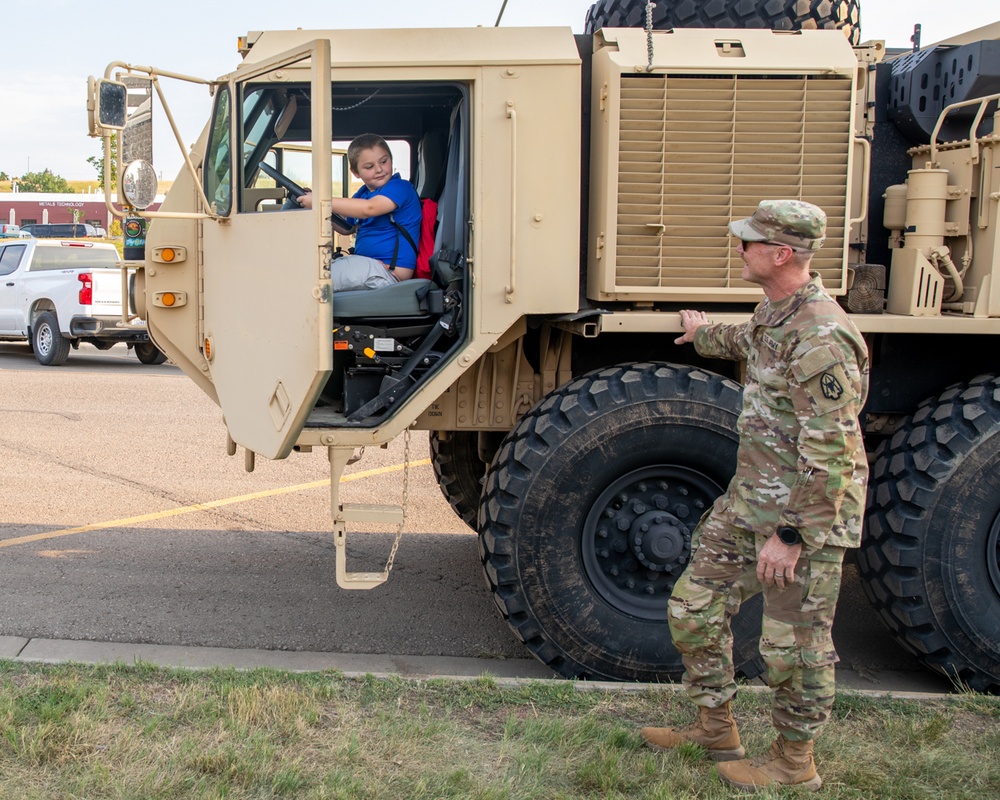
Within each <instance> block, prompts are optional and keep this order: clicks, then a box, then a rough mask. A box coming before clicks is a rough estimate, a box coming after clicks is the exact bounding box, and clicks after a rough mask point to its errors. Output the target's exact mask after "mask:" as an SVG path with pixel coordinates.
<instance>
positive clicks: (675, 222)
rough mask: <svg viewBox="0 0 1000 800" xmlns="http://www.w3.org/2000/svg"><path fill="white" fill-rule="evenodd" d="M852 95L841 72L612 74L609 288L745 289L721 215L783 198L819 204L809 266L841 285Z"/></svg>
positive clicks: (835, 288) (654, 293)
mask: <svg viewBox="0 0 1000 800" xmlns="http://www.w3.org/2000/svg"><path fill="white" fill-rule="evenodd" d="M852 102H853V86H852V83H851V80H850V79H849V78H845V77H825V76H793V77H762V76H711V77H697V76H669V75H656V76H623V77H622V79H621V105H620V108H621V122H620V136H619V140H618V192H617V212H616V219H615V220H614V221H615V223H616V224H615V230H616V241H615V249H614V259H615V273H614V274H615V281H614V282H615V284H616V287H617V291H620V292H623V293H627V294H628V295H630V296H637V295H639V294H648V295H649V296H650V297H651V298H656V297H660V298H667V297H669V296H670V295H671V294H672V293H674V292H675V291H677V290H683V289H691V288H707V289H708V288H710V289H713V290H716V291H720V292H721V294H722V295H725V294H727V292H726V290H727V289H732V290H733V291H734V293H737V292H738V293H740V294H743V293H745V292H746V291H747V289H749V288H750V284H748V283H746V282H744V281H742V280H741V279H740V273H741V271H742V268H743V263H742V259H741V258H740V257H739V254H738V253H737V252H736V244H737V242H735V240H733V239H731V237H729V235H728V224H729V221H730V220H732V219H734V218H737V217H741V216H749V215H750V214H752V213H753V211H754V209H755V208H756V207H757V203H758V202H759V201H760V200H762V199H765V198H781V197H791V198H799V199H802V200H807V201H809V202H811V203H815V204H816V205H818V206H820V207H822V208H823V209H824V210H825V211H826V212H827V215H828V222H827V241H826V245H825V246H824V247H823V249H822V250H820V251H819V252H818V253H817V255H816V256H815V257H814V259H813V262H812V263H813V269H815V270H816V271H818V272H820V273H821V275H822V276H823V282H824V284H825V285H826V287H827V289H828V290H830V291H831V292H833V293H841V292H842V291H843V289H844V284H845V267H844V257H843V254H844V237H845V217H846V206H847V189H848V179H847V176H848V159H849V154H850V148H851V143H852V134H851V107H852Z"/></svg>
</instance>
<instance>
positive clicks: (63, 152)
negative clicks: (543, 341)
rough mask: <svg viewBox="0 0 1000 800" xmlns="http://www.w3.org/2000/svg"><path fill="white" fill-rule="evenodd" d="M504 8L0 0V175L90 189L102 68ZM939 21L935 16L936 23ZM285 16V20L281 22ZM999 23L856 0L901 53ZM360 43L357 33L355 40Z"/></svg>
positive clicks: (165, 136) (568, 17) (544, 1)
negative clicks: (30, 175)
mask: <svg viewBox="0 0 1000 800" xmlns="http://www.w3.org/2000/svg"><path fill="white" fill-rule="evenodd" d="M502 5H503V0H423V2H415V1H414V0H375V2H368V3H358V2H357V0H294V1H293V2H290V3H282V2H274V0H269V2H262V0H240V2H232V0H170V2H152V3H150V2H141V3H139V2H136V3H132V4H130V3H120V2H116V3H106V4H98V3H81V2H79V0H45V2H44V3H40V2H39V0H3V9H2V11H0V18H2V19H3V27H4V31H5V33H6V35H5V36H4V43H3V47H2V48H0V65H2V74H3V78H2V80H0V171H3V172H6V173H8V174H9V175H12V176H20V175H22V174H24V173H25V172H29V171H30V172H39V171H41V170H44V169H49V170H51V171H52V172H53V173H55V174H56V175H61V176H62V177H64V178H66V179H67V180H89V179H93V180H94V188H95V189H96V188H97V180H96V178H97V174H96V172H95V171H94V168H93V167H92V166H91V165H90V164H88V163H87V158H88V157H89V156H97V155H99V154H100V153H101V145H100V140H99V139H92V138H90V137H89V136H88V135H87V116H86V87H87V76H88V75H96V76H102V75H103V74H104V68H105V67H106V66H107V65H108V64H109V63H110V62H112V61H125V62H128V63H131V64H141V65H145V66H155V67H157V68H159V69H163V70H168V71H172V72H179V73H184V74H187V75H194V76H198V77H203V78H216V77H218V76H220V75H224V74H226V73H228V72H231V71H232V70H233V69H234V68H235V67H236V66H237V65H238V64H239V61H240V57H239V53H238V52H237V50H236V43H237V38H238V37H239V36H242V35H245V34H246V33H247V32H248V31H252V30H267V29H272V30H273V29H294V28H305V29H310V28H316V29H326V28H350V29H355V28H357V29H362V28H387V27H391V28H399V27H414V26H416V27H467V26H476V25H483V26H492V25H493V24H494V23H495V22H496V18H497V14H498V13H499V12H500V8H501V6H502ZM590 6H591V0H508V2H507V8H506V11H505V12H504V17H503V21H502V25H504V26H507V27H515V26H524V25H563V26H568V27H570V28H572V29H573V31H574V32H576V33H582V31H583V23H584V19H585V17H586V13H587V9H589V8H590ZM943 10H944V11H945V12H946V13H944V12H943ZM285 12H287V14H286V15H285V16H282V14H283V13H285ZM997 20H1000V10H997V7H994V6H993V4H992V3H990V2H988V1H987V0H950V2H947V3H941V2H938V1H937V0H907V1H906V2H900V0H861V33H862V39H883V40H885V42H886V45H887V46H888V47H909V46H910V36H911V34H912V33H913V25H914V23H920V24H921V25H922V28H923V30H922V42H923V43H924V44H930V43H933V42H936V41H939V40H941V39H945V38H948V37H949V36H954V35H956V34H958V33H962V32H964V31H967V30H970V29H973V28H977V27H980V26H982V25H987V24H989V23H992V22H995V21H997ZM359 35H360V34H359ZM161 83H163V84H164V89H165V91H166V94H167V100H168V102H169V103H170V105H171V109H172V111H173V113H174V115H175V117H176V119H177V123H178V126H179V127H180V130H181V135H182V137H183V138H184V141H185V143H186V144H188V145H190V144H191V143H192V142H194V141H195V139H197V137H198V135H199V134H200V132H201V129H202V127H203V126H204V123H205V121H206V119H207V117H208V112H209V107H210V100H209V98H208V94H207V90H205V89H204V88H197V89H192V88H190V87H184V88H183V89H179V88H175V86H176V85H175V84H174V83H173V82H170V81H161ZM155 124H156V130H157V135H156V141H155V149H154V162H155V163H154V166H155V167H156V169H157V171H158V172H159V173H160V176H161V178H164V179H168V180H169V179H172V178H173V176H174V175H175V174H176V173H177V171H178V169H179V168H180V166H181V163H182V159H181V155H180V151H179V148H178V147H177V145H176V143H175V141H174V139H173V137H172V134H171V133H170V131H169V129H168V126H167V123H166V121H165V120H163V119H162V117H157V119H156V122H155Z"/></svg>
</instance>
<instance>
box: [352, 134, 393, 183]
mask: <svg viewBox="0 0 1000 800" xmlns="http://www.w3.org/2000/svg"><path fill="white" fill-rule="evenodd" d="M376 147H381V148H382V149H383V150H385V152H387V153H388V154H389V156H390V157H391V156H392V150H390V149H389V145H388V144H387V143H386V141H385V139H383V138H382V137H381V136H379V135H378V134H377V133H362V134H361V135H360V136H356V137H354V139H353V140H352V141H351V143H350V144H349V145H348V146H347V163H348V164H349V165H350V167H351V172H353V173H354V174H355V175H357V174H358V159H359V158H361V153H362V152H363V151H365V150H373V149H374V148H376Z"/></svg>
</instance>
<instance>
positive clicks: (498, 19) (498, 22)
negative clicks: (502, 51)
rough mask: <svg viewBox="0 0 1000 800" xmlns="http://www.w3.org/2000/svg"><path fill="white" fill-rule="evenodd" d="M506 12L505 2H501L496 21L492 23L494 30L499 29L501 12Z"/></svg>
mask: <svg viewBox="0 0 1000 800" xmlns="http://www.w3.org/2000/svg"><path fill="white" fill-rule="evenodd" d="M506 10H507V0H503V5H502V6H501V7H500V13H499V14H497V21H496V22H494V23H493V27H494V28H499V27H500V20H502V19H503V12H504V11H506Z"/></svg>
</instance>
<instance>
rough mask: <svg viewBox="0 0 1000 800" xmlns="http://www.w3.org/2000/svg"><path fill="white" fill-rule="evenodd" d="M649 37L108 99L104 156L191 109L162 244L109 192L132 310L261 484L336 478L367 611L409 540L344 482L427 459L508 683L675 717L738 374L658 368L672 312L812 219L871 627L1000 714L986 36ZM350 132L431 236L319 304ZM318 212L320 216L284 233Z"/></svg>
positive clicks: (133, 169) (788, 14)
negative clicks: (793, 218) (863, 381)
mask: <svg viewBox="0 0 1000 800" xmlns="http://www.w3.org/2000/svg"><path fill="white" fill-rule="evenodd" d="M746 6H755V7H756V8H757V9H758V11H757V13H756V15H754V14H751V17H750V18H748V17H747V16H746V15H745V14H744V12H743V9H744V8H745V7H746ZM709 7H711V8H713V9H724V11H723V12H721V13H719V14H717V15H716V16H714V17H711V18H710V15H708V14H707V12H705V13H702V12H704V10H705V9H706V8H709ZM648 8H649V7H648V6H647V4H646V3H645V2H641V0H631V1H630V0H604V1H603V2H598V3H596V4H594V6H593V7H592V8H591V10H590V14H589V15H588V20H587V31H588V32H587V33H586V34H584V35H579V36H574V35H573V34H572V32H571V31H570V30H569V29H568V28H567V29H561V28H553V29H542V28H537V29H535V28H522V29H508V28H503V27H499V28H477V29H456V30H416V29H413V30H385V31H379V32H378V33H377V34H372V33H370V32H369V33H368V34H366V37H365V38H364V41H363V42H362V41H361V40H360V39H359V37H358V36H357V35H356V34H355V33H354V32H352V31H337V30H324V31H303V30H295V31H264V32H253V33H250V34H248V35H247V36H246V37H244V38H242V39H241V40H240V47H239V50H240V54H241V55H242V57H243V58H242V62H241V63H239V65H238V66H237V67H236V68H235V69H234V70H233V71H232V72H231V73H229V74H227V75H224V76H222V77H220V78H218V79H216V80H200V79H197V78H194V77H191V76H186V75H183V74H179V73H168V72H165V71H163V70H161V69H158V68H154V67H146V66H137V65H128V64H124V63H114V64H111V65H109V67H108V68H107V70H106V71H105V74H104V77H103V78H102V79H94V80H92V81H91V92H90V100H89V108H90V117H91V131H92V132H93V133H94V134H95V135H100V136H104V137H105V140H106V141H107V139H108V138H109V137H110V136H111V135H112V133H113V132H116V131H121V132H122V135H127V134H128V130H127V126H128V119H127V113H126V110H127V108H128V107H129V105H130V104H129V102H128V100H127V93H128V91H129V87H127V86H125V83H124V79H126V78H127V79H128V80H129V81H132V82H134V81H135V80H136V79H140V78H145V79H147V80H149V81H151V82H152V86H153V87H154V88H155V90H156V96H157V97H158V98H159V99H160V101H162V102H166V96H167V95H166V93H165V92H164V90H163V88H162V86H161V81H163V80H165V79H166V78H173V79H178V80H185V81H198V82H201V83H203V84H204V85H205V86H206V87H207V89H208V91H210V92H211V94H212V98H213V99H212V102H213V110H212V112H211V118H210V119H209V120H208V123H207V125H206V128H205V130H204V131H203V133H202V134H201V136H200V138H199V139H198V140H197V142H196V143H195V144H194V145H193V146H192V147H191V149H190V151H189V152H185V166H184V168H183V169H182V170H181V173H180V174H179V175H178V177H177V180H176V181H175V182H174V184H173V188H172V189H171V190H170V193H169V195H168V196H167V198H166V201H165V202H164V203H163V205H162V207H161V208H160V209H159V210H158V211H157V212H155V213H145V212H143V211H142V210H141V209H142V208H143V207H144V206H143V203H145V202H147V201H148V199H149V198H148V194H149V192H148V191H147V192H145V193H144V192H143V191H141V188H142V186H143V185H144V184H147V185H148V183H149V181H148V176H149V174H150V171H151V169H152V168H151V167H149V165H144V164H141V163H138V164H132V165H122V167H123V170H124V174H125V180H124V181H123V184H125V185H126V187H131V191H126V192H125V193H124V195H123V197H122V198H121V205H114V206H113V208H112V210H113V211H115V213H118V214H120V215H123V214H126V215H131V216H133V217H136V218H142V217H146V218H148V223H149V224H148V230H146V232H145V236H146V238H145V250H144V256H143V258H142V260H139V261H137V267H138V272H137V279H136V282H135V287H134V291H133V301H134V304H135V306H136V311H137V312H138V313H139V314H140V316H142V317H143V318H145V319H146V321H147V324H148V329H149V334H150V336H151V337H152V339H153V340H154V341H155V343H156V344H157V346H158V347H159V348H160V349H161V350H163V352H165V353H166V354H167V355H168V356H169V357H170V358H171V359H172V361H173V362H174V363H175V364H177V365H178V366H179V367H180V368H181V369H182V370H183V371H184V372H185V373H186V374H187V375H188V376H189V377H190V378H191V379H192V380H193V381H195V383H197V384H198V386H199V387H201V389H202V390H203V391H204V392H205V393H206V394H207V395H208V396H210V397H211V398H212V399H213V400H214V401H215V402H217V403H218V404H219V406H220V407H221V410H222V412H223V415H224V418H225V424H226V427H227V429H228V439H227V444H228V449H229V452H230V454H235V453H236V452H237V448H238V447H242V448H244V450H245V455H246V464H247V467H248V468H252V465H253V460H254V458H255V457H256V456H263V457H266V458H270V459H284V458H288V457H290V456H293V454H294V455H296V457H299V456H298V454H305V453H310V452H316V451H318V452H324V451H325V452H326V454H327V456H328V458H329V461H330V464H331V504H332V518H333V526H332V527H333V533H334V537H335V542H336V577H337V581H338V583H339V585H340V586H341V587H343V588H365V589H367V588H372V587H374V586H377V585H379V584H380V583H381V582H383V581H384V580H385V579H386V578H387V577H388V574H389V571H390V569H391V567H392V561H393V558H394V556H395V547H394V548H393V551H392V553H391V554H390V557H389V560H388V562H387V564H386V567H385V568H384V569H382V570H381V571H375V572H352V571H350V569H349V566H348V564H347V547H346V541H347V534H348V531H349V529H351V526H354V529H355V530H356V529H357V527H358V523H360V522H372V521H379V522H388V523H391V524H396V525H398V524H400V523H401V520H402V518H403V509H402V507H401V506H355V505H351V504H346V503H342V502H341V500H340V494H339V488H338V484H339V480H340V478H341V475H342V474H343V472H344V470H345V468H346V466H347V465H348V463H349V462H351V461H352V459H353V458H355V457H356V452H357V451H358V450H359V448H363V447H365V446H378V445H385V444H387V443H388V442H390V441H392V440H394V439H395V438H396V437H398V436H400V435H401V434H405V436H407V437H408V436H409V433H410V432H411V431H413V430H420V431H428V432H429V437H430V448H431V452H432V456H433V464H434V471H435V474H436V476H437V479H438V482H439V484H440V486H441V489H442V491H443V493H444V495H445V497H446V498H447V499H448V501H449V502H450V503H451V505H452V506H453V507H454V509H455V510H456V512H457V513H458V514H460V515H461V517H462V518H463V519H464V520H465V521H466V522H467V523H468V524H469V525H470V526H472V527H473V528H474V529H475V530H476V531H478V535H479V541H480V554H481V558H482V564H483V569H484V572H485V576H486V580H487V583H488V585H489V588H490V590H491V592H492V594H493V597H494V598H495V601H496V604H497V606H498V608H499V610H500V612H501V613H502V614H503V616H504V617H505V618H506V620H507V621H508V623H509V624H510V627H511V628H512V629H513V631H514V633H515V635H516V636H517V637H518V638H519V639H520V640H521V641H522V642H523V643H524V644H525V646H526V647H527V649H528V650H529V651H531V652H532V653H533V654H534V655H535V656H536V657H538V658H539V659H540V660H541V661H543V662H544V663H546V664H548V665H550V666H551V667H552V668H553V669H554V670H556V671H557V672H558V673H561V674H562V675H565V676H568V677H584V678H611V679H624V680H652V681H655V680H662V679H665V678H668V677H671V676H676V674H677V673H678V671H679V669H680V661H679V657H678V656H677V654H676V652H675V650H674V649H673V647H672V646H671V643H670V636H669V631H668V628H667V623H666V601H667V598H668V596H669V594H670V592H671V590H672V587H673V585H674V583H675V581H676V580H677V577H678V576H679V574H680V573H681V572H682V571H683V569H684V567H685V565H686V563H687V562H688V559H689V554H690V549H691V532H692V530H693V529H694V527H695V525H696V524H697V522H698V520H699V518H700V517H701V516H702V514H703V513H704V512H705V511H706V510H707V509H708V508H709V507H710V505H711V504H712V502H713V500H714V499H715V498H716V497H717V496H718V495H719V494H721V492H722V491H723V489H724V487H725V486H726V484H727V482H728V480H729V478H730V476H731V475H732V472H733V469H734V464H735V453H736V447H737V436H736V432H735V423H736V419H737V416H738V414H739V411H740V398H741V394H740V383H739V381H740V378H741V375H742V370H743V367H742V366H741V365H739V364H733V363H728V362H717V361H709V360H705V359H702V358H699V357H698V356H697V355H696V354H695V352H694V350H693V348H691V347H689V346H686V347H678V346H675V345H674V343H673V340H674V338H675V337H676V336H677V335H678V333H679V331H680V330H681V326H680V320H679V315H678V313H677V311H678V310H679V309H680V308H686V307H696V308H701V309H704V310H706V311H708V313H709V314H710V315H711V317H712V319H713V320H715V321H730V322H739V321H744V320H746V319H748V317H749V315H750V314H751V313H752V309H753V307H754V305H755V304H756V303H757V302H758V301H759V300H760V299H761V297H762V294H761V292H760V290H759V289H758V288H757V287H756V286H754V285H751V284H749V283H746V282H744V281H742V280H741V278H740V274H741V269H742V263H741V259H740V256H739V254H738V253H737V251H736V244H737V243H736V242H734V241H733V240H731V239H730V237H729V236H728V234H727V223H728V222H729V221H730V220H731V219H733V218H736V217H740V216H746V215H749V214H750V213H752V212H753V210H754V209H755V207H756V206H757V203H758V202H759V201H760V200H761V199H764V198H775V197H794V198H800V199H803V200H807V201H810V202H813V203H816V204H818V205H820V206H822V207H823V208H824V209H825V210H826V212H827V214H828V217H829V228H828V237H827V241H826V245H825V246H824V247H823V249H822V250H820V251H819V253H818V254H817V256H816V258H815V259H814V261H813V264H814V268H815V269H816V270H817V271H818V272H819V273H820V274H821V275H822V278H823V281H824V284H825V285H826V287H827V289H828V290H829V291H830V293H831V294H832V295H833V296H835V297H836V298H838V300H839V302H841V303H842V304H843V305H844V306H845V307H846V308H847V309H848V310H849V311H850V312H851V314H852V315H853V319H854V321H855V322H856V324H857V325H858V327H859V328H860V329H861V331H862V332H863V333H864V334H865V336H866V339H867V341H868V344H869V347H870V349H871V356H872V374H871V392H870V398H869V401H868V404H867V406H866V407H865V411H864V427H865V434H866V441H867V447H868V449H869V452H870V458H871V460H872V463H873V469H872V478H871V485H870V501H869V507H870V508H869V512H868V517H867V526H866V534H865V537H864V544H863V546H862V549H861V551H860V553H859V555H858V559H857V560H858V564H859V567H860V572H861V575H862V578H863V581H864V583H865V585H866V590H867V592H868V595H869V597H870V599H871V601H872V604H873V606H874V607H875V609H876V610H877V611H878V613H879V614H880V616H881V617H882V618H883V620H884V621H885V622H886V624H887V625H888V626H889V629H890V630H891V631H892V634H893V636H894V637H895V638H896V639H897V641H898V642H899V643H900V644H901V645H902V646H903V647H905V648H907V649H908V650H910V651H912V652H913V653H915V654H916V655H917V656H918V657H919V658H920V659H921V660H922V661H923V662H924V663H925V664H927V665H928V666H929V667H931V668H933V669H936V670H938V671H939V672H942V673H944V674H946V675H948V676H950V677H951V678H952V679H954V680H955V681H956V682H959V683H961V684H963V685H967V686H970V687H973V688H975V689H978V690H987V691H997V690H998V688H1000V361H998V358H997V355H996V342H997V341H998V339H997V338H996V337H997V336H1000V247H998V243H997V231H998V229H1000V224H998V220H1000V216H998V215H1000V150H998V141H1000V140H998V136H997V132H995V131H996V127H995V121H996V120H995V115H996V107H997V97H998V95H997V94H995V92H998V91H1000V84H998V71H997V63H998V60H997V48H998V46H1000V43H998V41H997V37H998V35H1000V25H995V26H992V27H990V28H987V29H983V30H981V31H979V32H977V34H976V35H972V36H969V37H966V38H960V39H958V40H956V41H954V42H952V43H947V44H942V45H938V46H935V47H930V48H926V49H922V50H920V51H915V52H912V53H906V54H894V53H887V51H886V49H885V47H884V44H883V42H881V41H879V40H871V41H866V42H864V43H862V42H861V41H860V38H861V37H860V28H859V26H858V4H857V3H856V2H811V3H802V2H792V1H790V2H777V3H766V4H764V3H757V4H745V3H740V2H728V3H719V4H703V3H689V2H685V1H682V2H674V3H669V2H661V3H658V4H657V6H656V8H655V9H653V10H652V11H653V13H652V14H649V13H648ZM698 9H702V10H701V11H699V10H698ZM760 9H776V10H775V11H773V12H771V11H766V10H764V11H762V10H760ZM612 25H617V26H618V27H612ZM632 26H635V27H632ZM686 26H687V27H686ZM845 33H846V34H847V35H846V36H845ZM372 36H377V38H378V39H379V41H380V43H381V44H380V46H379V48H378V49H377V55H373V50H372V48H371V47H369V46H368V42H370V41H371V37H372ZM169 119H170V120H171V124H173V117H169ZM368 131H375V132H378V133H380V134H382V135H383V136H384V137H385V138H386V139H387V140H389V141H390V143H391V144H392V145H393V148H394V151H395V152H396V154H397V155H396V161H397V166H398V165H399V164H401V163H405V164H406V166H408V167H409V169H410V178H411V180H412V181H413V182H414V185H415V187H416V188H417V190H418V192H419V194H420V196H421V197H422V198H425V199H429V200H434V201H437V203H438V212H437V232H436V238H435V242H434V248H433V250H434V253H435V257H434V258H433V259H432V264H433V267H434V273H433V276H432V278H429V279H412V280H408V281H405V282H402V283H399V284H398V285H395V286H391V287H388V288H385V289H380V290H375V291H359V292H348V293H338V294H334V293H332V291H331V287H330V273H331V271H332V270H335V269H337V263H336V257H337V256H338V254H339V250H340V248H342V247H347V246H348V242H344V241H341V240H340V238H339V237H338V236H336V235H335V233H334V229H333V226H332V222H331V208H330V198H332V197H333V196H335V193H336V195H337V196H340V195H341V194H346V193H347V191H348V190H347V186H348V184H349V179H350V176H349V174H348V168H347V165H346V164H345V163H344V160H343V157H342V156H340V155H337V154H336V152H335V148H336V147H342V143H343V142H346V141H348V140H350V139H351V138H352V137H354V136H355V135H358V134H360V133H363V132H368ZM175 132H176V131H175ZM177 139H178V141H179V142H181V141H183V139H182V138H181V137H180V135H179V134H177ZM327 143H330V145H331V146H330V147H327V146H326V144H327ZM407 147H408V148H409V149H408V153H409V155H405V153H406V152H407V150H406V148H407ZM397 148H400V149H397ZM109 151H110V148H107V147H106V148H105V152H109ZM400 152H403V153H404V155H402V156H401V155H399V153H400ZM292 153H294V154H295V156H296V158H297V159H298V160H297V161H296V160H294V159H292V158H291V155H290V154H292ZM303 159H304V160H303ZM293 161H294V163H293ZM105 174H106V175H109V174H111V170H110V169H108V168H106V169H105ZM154 174H155V173H154ZM144 176H145V177H146V180H144ZM305 188H308V189H310V190H311V191H312V192H313V197H314V198H315V201H314V203H313V206H314V208H313V209H311V210H282V202H281V201H282V200H283V199H284V198H285V196H286V195H287V196H289V197H292V198H294V197H296V196H298V195H299V194H301V193H302V192H303V191H304V190H305ZM143 194H146V195H147V197H143ZM109 196H110V195H109ZM109 202H110V201H109ZM995 277H996V278H998V279H997V280H994V278H995ZM404 503H405V498H404ZM396 541H397V544H398V538H397V540H396ZM735 602H736V598H734V603H735ZM759 614H760V603H759V596H758V597H757V598H752V599H750V600H748V601H747V602H746V603H744V604H743V608H742V610H741V611H740V613H739V615H738V616H737V617H736V618H735V620H734V623H733V627H734V634H735V638H736V647H737V653H738V655H737V661H738V663H739V665H740V669H741V671H742V672H743V673H744V674H747V675H752V674H754V672H755V671H757V670H758V669H759V657H758V656H757V653H756V636H757V629H756V623H757V621H759ZM755 617H756V619H755ZM333 644H335V643H331V645H333Z"/></svg>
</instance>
